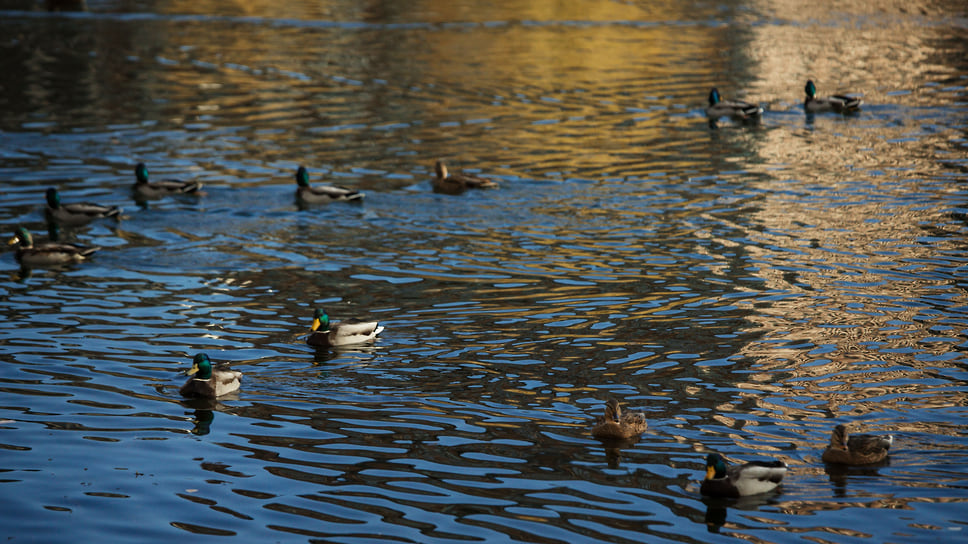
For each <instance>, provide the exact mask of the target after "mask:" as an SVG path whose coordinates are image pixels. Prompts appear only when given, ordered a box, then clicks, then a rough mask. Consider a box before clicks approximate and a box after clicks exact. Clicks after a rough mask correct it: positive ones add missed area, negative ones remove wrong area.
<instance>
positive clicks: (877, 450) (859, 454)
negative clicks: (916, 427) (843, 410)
mask: <svg viewBox="0 0 968 544" xmlns="http://www.w3.org/2000/svg"><path fill="white" fill-rule="evenodd" d="M893 443H894V437H893V436H891V435H889V434H885V435H880V436H878V435H872V434H855V435H850V436H849V437H848V435H847V427H845V426H843V425H837V426H836V427H834V431H833V432H832V433H831V434H830V444H829V445H828V446H827V449H825V450H824V451H823V457H822V459H823V461H824V463H836V464H841V465H870V464H872V463H880V462H881V461H883V460H884V459H886V458H887V450H889V449H890V448H891V444H893Z"/></svg>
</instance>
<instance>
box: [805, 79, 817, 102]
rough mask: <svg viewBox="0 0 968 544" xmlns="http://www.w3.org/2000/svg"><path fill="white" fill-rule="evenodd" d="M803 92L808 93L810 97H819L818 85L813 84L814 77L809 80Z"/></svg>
mask: <svg viewBox="0 0 968 544" xmlns="http://www.w3.org/2000/svg"><path fill="white" fill-rule="evenodd" d="M803 92H805V93H807V97H809V98H816V97H817V86H816V85H814V84H813V80H812V79H808V80H807V84H806V85H804V86H803Z"/></svg>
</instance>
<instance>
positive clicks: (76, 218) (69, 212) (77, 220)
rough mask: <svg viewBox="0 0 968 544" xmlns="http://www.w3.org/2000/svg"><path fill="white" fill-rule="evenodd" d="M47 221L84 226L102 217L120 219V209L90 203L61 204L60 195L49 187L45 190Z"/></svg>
mask: <svg viewBox="0 0 968 544" xmlns="http://www.w3.org/2000/svg"><path fill="white" fill-rule="evenodd" d="M46 214H47V220H48V221H50V222H54V223H59V224H61V225H64V226H68V227H69V226H76V225H85V224H87V223H90V222H91V221H94V220H95V219H101V218H103V217H113V218H115V219H120V215H121V208H119V207H117V206H101V205H100V204H92V203H90V202H74V203H71V204H62V203H61V198H60V193H59V192H58V191H57V189H55V188H53V187H51V188H49V189H47V210H46Z"/></svg>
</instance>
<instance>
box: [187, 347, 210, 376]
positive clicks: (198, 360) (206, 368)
mask: <svg viewBox="0 0 968 544" xmlns="http://www.w3.org/2000/svg"><path fill="white" fill-rule="evenodd" d="M185 374H188V375H189V376H191V375H193V374H195V375H196V376H195V379H196V380H207V379H210V378H211V377H212V361H210V360H209V358H208V355H205V354H204V353H199V354H198V355H196V356H195V359H193V360H192V367H191V368H190V369H188V370H187V371H186V372H185Z"/></svg>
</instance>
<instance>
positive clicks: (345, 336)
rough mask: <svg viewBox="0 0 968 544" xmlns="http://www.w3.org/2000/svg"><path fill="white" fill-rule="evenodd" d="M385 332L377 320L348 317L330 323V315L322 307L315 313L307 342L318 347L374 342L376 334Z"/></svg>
mask: <svg viewBox="0 0 968 544" xmlns="http://www.w3.org/2000/svg"><path fill="white" fill-rule="evenodd" d="M381 332H383V327H381V326H380V324H379V323H378V322H376V321H361V320H359V319H354V318H350V319H346V320H344V321H341V322H339V323H335V324H330V322H329V316H328V315H326V312H325V311H323V310H322V309H321V308H317V309H316V312H315V313H314V314H313V327H312V329H311V330H310V334H309V338H307V339H306V343H307V344H309V345H310V346H316V347H334V346H347V345H351V344H362V343H364V342H372V341H373V340H375V339H376V335H378V334H380V333H381Z"/></svg>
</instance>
